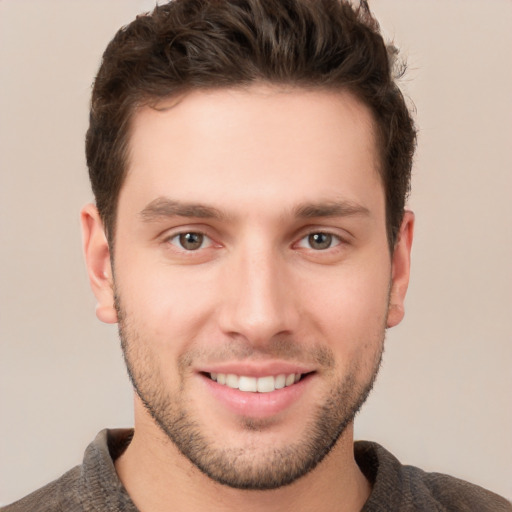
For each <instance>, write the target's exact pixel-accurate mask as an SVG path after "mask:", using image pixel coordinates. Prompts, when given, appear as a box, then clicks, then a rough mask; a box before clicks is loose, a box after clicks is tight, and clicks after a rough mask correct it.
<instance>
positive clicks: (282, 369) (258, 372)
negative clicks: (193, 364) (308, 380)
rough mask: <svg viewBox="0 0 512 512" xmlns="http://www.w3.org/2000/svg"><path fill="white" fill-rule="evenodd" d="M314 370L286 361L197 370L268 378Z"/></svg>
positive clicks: (226, 364)
mask: <svg viewBox="0 0 512 512" xmlns="http://www.w3.org/2000/svg"><path fill="white" fill-rule="evenodd" d="M312 371H314V368H312V367H310V366H307V365H303V364H298V363H291V362H286V361H268V362H265V363H261V362H258V363H256V362H245V363H241V362H226V363H217V364H211V365H205V366H202V367H200V368H197V372H199V373H225V374H233V375H245V376H247V377H266V376H268V375H282V374H285V375H289V374H291V373H300V374H304V373H311V372H312Z"/></svg>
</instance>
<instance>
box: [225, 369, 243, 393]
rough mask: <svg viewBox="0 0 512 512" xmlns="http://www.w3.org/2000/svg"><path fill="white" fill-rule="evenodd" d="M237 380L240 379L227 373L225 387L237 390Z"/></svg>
mask: <svg viewBox="0 0 512 512" xmlns="http://www.w3.org/2000/svg"><path fill="white" fill-rule="evenodd" d="M239 380H240V379H239V378H238V375H233V374H232V373H228V374H227V375H226V386H228V387H230V388H233V389H238V382H239Z"/></svg>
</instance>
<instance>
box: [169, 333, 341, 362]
mask: <svg viewBox="0 0 512 512" xmlns="http://www.w3.org/2000/svg"><path fill="white" fill-rule="evenodd" d="M276 359H278V360H282V361H288V362H295V363H303V364H304V363H305V364H312V365H314V366H316V367H320V368H323V369H325V370H329V369H332V368H334V366H335V358H334V353H333V352H332V350H331V349H330V348H328V347H325V346H321V345H314V344H313V345H305V344H303V343H300V342H297V341H296V340H294V339H292V338H290V337H285V336H279V337H275V338H272V339H270V340H268V342H266V343H265V344H258V345H255V344H252V343H251V342H250V341H246V340H230V341H229V342H227V343H224V344H223V345H221V346H215V347H212V348H191V349H189V350H187V352H186V353H184V354H182V355H181V356H180V357H179V363H178V364H179V367H180V368H182V369H185V368H188V367H190V366H192V364H197V362H198V361H199V362H201V363H222V362H225V361H235V362H242V361H244V362H248V361H258V362H261V361H271V360H276Z"/></svg>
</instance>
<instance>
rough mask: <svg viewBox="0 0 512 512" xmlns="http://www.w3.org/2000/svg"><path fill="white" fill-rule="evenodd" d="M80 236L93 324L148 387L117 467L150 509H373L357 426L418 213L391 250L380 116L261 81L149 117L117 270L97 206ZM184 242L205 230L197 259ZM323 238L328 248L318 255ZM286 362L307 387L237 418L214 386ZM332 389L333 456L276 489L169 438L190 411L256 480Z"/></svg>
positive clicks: (308, 426) (395, 310)
mask: <svg viewBox="0 0 512 512" xmlns="http://www.w3.org/2000/svg"><path fill="white" fill-rule="evenodd" d="M184 203H186V205H187V207H186V208H183V204H184ZM191 204H192V205H194V207H193V208H190V205H191ZM177 205H179V208H178V209H177V208H176V206H177ZM198 205H199V206H200V208H198V207H197V206H198ZM212 214H213V216H212ZM82 225H83V232H84V248H85V255H86V260H87V266H88V271H89V277H90V281H91V286H92V288H93V291H94V293H95V295H96V298H97V301H98V307H97V315H98V317H99V318H100V320H102V321H104V322H109V323H114V322H117V321H118V320H119V321H120V323H121V331H122V337H123V338H124V341H123V343H124V348H125V357H126V359H127V362H128V365H129V367H130V369H131V371H132V377H133V378H134V380H135V383H136V384H137V387H138V388H139V394H135V435H134V438H133V441H132V443H131V444H130V445H129V447H128V448H127V450H126V451H125V453H124V454H123V455H122V456H121V457H120V458H119V459H118V460H117V461H116V470H117V472H118V474H119V477H120V479H121V481H122V482H123V484H124V485H125V487H126V489H127V490H128V492H129V494H130V496H131V497H132V499H133V501H134V502H135V504H136V505H137V506H138V507H139V508H140V510H142V511H144V510H152V511H160V510H161V511H163V510H168V507H169V504H172V510H174V511H181V510H209V511H212V510H213V511H217V510H219V511H220V510H234V509H235V507H240V508H242V507H243V509H244V510H265V511H272V510H281V511H283V510H294V511H297V510H299V511H300V510H318V511H322V510H326V511H327V510H334V509H336V510H347V511H349V510H354V511H355V510H360V509H361V507H362V505H363V504H364V502H365V501H366V499H367V497H368V495H369V492H370V486H369V483H368V482H367V481H366V479H365V478H364V476H363V475H362V473H361V472H360V470H359V468H358V466H357V464H356V463H355V461H354V457H353V421H352V420H353V418H352V416H353V413H354V412H355V409H357V407H358V406H359V405H360V403H359V402H361V401H362V400H364V397H365V393H366V392H367V391H368V390H369V388H370V387H371V383H372V381H373V379H374V377H375V375H376V373H377V370H378V365H379V361H380V355H381V352H382V347H383V342H384V334H385V329H386V328H387V327H392V326H394V325H396V324H398V323H399V322H400V321H401V319H402V317H403V314H404V310H403V303H404V299H405V293H406V290H407V285H408V279H409V265H410V248H411V243H412V232H413V215H412V213H411V212H405V215H404V220H403V223H402V226H401V229H400V233H399V237H398V241H397V243H396V246H395V249H394V251H393V253H392V254H390V251H389V246H388V241H387V235H386V227H385V200H384V190H383V186H382V181H381V178H380V176H379V173H378V156H377V150H376V146H375V138H374V134H373V120H372V116H371V113H370V112H369V110H368V109H367V108H366V107H365V106H364V105H362V104H361V103H359V102H358V101H357V100H356V99H355V98H354V97H352V96H351V95H349V94H348V93H340V92H327V91H319V90H317V91H311V90H309V91H306V90H302V89H293V88H288V89H283V88H276V87H270V86H264V85H254V86H251V87H248V88H245V89H236V90H235V89H221V90H215V91H208V92H206V91H199V92H193V93H189V94H187V95H185V96H183V97H181V98H178V99H176V98H175V99H173V100H169V101H167V102H162V103H161V104H159V105H157V106H156V108H149V107H145V108H142V109H140V110H139V111H138V112H137V113H136V114H135V116H134V119H133V130H132V136H131V141H130V159H129V168H128V175H127V178H126V181H125V183H124V184H123V187H122V189H121V193H120V197H119V205H118V216H117V227H116V234H115V240H116V252H115V255H114V256H115V257H114V261H115V264H114V265H115V267H114V268H111V264H110V253H109V247H108V244H107V241H106V237H105V234H104V231H103V227H102V223H101V221H100V219H99V216H98V213H97V211H96V209H95V207H94V206H93V205H88V206H86V207H85V208H84V209H83V211H82ZM185 233H202V234H204V235H206V236H205V237H204V239H203V243H202V245H201V246H200V247H199V248H198V249H196V250H187V249H185V248H184V247H183V246H182V245H180V240H181V242H183V237H182V238H180V236H179V235H180V234H185ZM313 234H324V235H322V236H324V238H323V240H325V234H327V235H329V236H331V243H330V244H327V247H324V246H318V245H314V243H313V244H312V242H314V239H312V238H311V235H313ZM114 294H116V296H117V308H116V307H115V304H114V303H115V297H114ZM119 314H121V315H122V317H121V318H118V316H119ZM283 365H284V366H286V365H291V366H293V365H295V366H294V367H300V368H301V372H305V373H306V372H307V373H308V378H307V379H305V380H304V381H302V382H301V383H299V385H296V386H297V387H296V388H294V389H297V392H296V394H294V395H292V398H290V400H288V401H286V403H285V404H284V405H282V404H281V405H280V406H279V407H277V408H275V409H272V407H270V406H265V405H264V406H263V407H260V406H259V405H258V404H257V403H256V402H255V401H254V400H253V401H252V402H251V400H252V398H251V399H250V400H249V402H248V403H249V405H248V406H245V408H243V410H242V411H240V410H238V409H236V407H235V408H233V407H232V401H233V400H232V395H230V394H229V393H227V394H226V392H225V389H226V388H225V387H223V386H220V385H216V384H213V385H212V381H210V380H209V379H208V378H207V377H206V376H205V375H204V372H207V371H213V370H215V371H216V370H219V368H220V371H223V369H226V368H227V369H229V370H232V369H233V368H235V370H240V373H243V374H246V373H248V372H252V373H255V374H258V375H261V374H262V375H265V374H266V373H269V372H271V373H272V370H273V369H275V368H282V367H283ZM265 372H266V373H265ZM214 388H215V390H216V391H215V390H214V392H213V391H212V389H214ZM335 391H336V393H335ZM139 395H141V396H142V398H143V400H145V401H146V402H147V403H146V405H149V409H148V407H145V406H144V404H143V400H141V397H140V396H139ZM246 395H247V394H246ZM333 396H334V400H337V402H336V403H335V407H331V410H330V411H329V415H328V416H327V417H326V418H327V419H326V418H324V419H323V420H322V424H324V423H326V422H327V420H329V421H332V422H333V424H336V422H337V424H338V426H339V427H340V428H338V431H335V430H336V429H335V428H334V427H333V428H332V429H330V433H331V434H332V435H333V440H332V441H333V442H334V443H335V444H334V446H333V447H332V450H331V452H330V454H329V456H327V457H325V458H323V459H322V460H321V461H320V462H319V464H318V465H317V466H316V467H315V468H314V469H312V470H311V471H309V472H308V473H307V474H305V476H302V477H301V478H298V479H296V480H294V481H293V483H291V484H290V485H285V486H281V487H278V488H275V489H272V490H242V489H237V488H234V487H233V486H231V487H230V486H227V485H222V484H220V483H218V482H217V481H215V480H214V479H212V478H211V477H209V476H207V475H205V474H204V473H203V472H202V471H200V470H199V469H198V467H197V465H196V464H193V463H192V462H190V460H189V458H187V457H186V456H184V455H183V454H182V453H181V451H180V450H179V449H178V447H177V445H176V444H175V443H174V442H172V441H171V440H170V439H169V436H168V435H166V433H164V429H165V428H164V429H162V428H161V426H164V427H165V425H166V424H168V426H169V428H172V426H173V425H174V424H175V423H176V422H175V421H174V419H175V418H176V415H177V414H182V415H183V414H185V415H186V417H187V418H188V419H189V420H190V422H191V423H193V424H194V425H195V428H196V430H197V432H198V434H200V435H201V437H202V439H203V440H204V441H205V443H206V445H207V446H208V447H209V448H211V449H212V450H213V452H215V453H216V454H218V455H219V457H224V458H226V459H227V460H228V461H229V464H228V465H227V466H226V467H229V466H233V464H235V467H236V468H237V469H236V474H241V475H242V476H243V475H245V476H246V477H247V479H250V478H252V476H254V474H255V472H257V471H259V470H263V471H266V468H267V467H268V466H269V460H273V459H272V457H274V455H275V454H276V453H283V454H285V453H287V452H286V450H287V447H290V446H292V447H293V452H294V453H295V452H297V453H300V450H301V449H302V448H303V447H304V445H305V443H307V440H308V439H309V438H310V437H311V435H312V425H314V423H315V421H317V417H318V415H319V408H320V406H322V405H325V404H327V403H329V400H330V399H333ZM253 397H254V395H253ZM151 407H153V415H152V414H151V413H150V410H151ZM343 409H345V410H343ZM155 410H157V411H160V412H159V414H160V416H158V414H157V415H155ZM340 410H343V411H342V412H339V411H340ZM342 413H343V414H345V415H346V416H347V417H346V418H341V417H340V415H342ZM155 416H157V420H159V421H160V423H161V425H159V424H158V421H156V420H155ZM343 419H345V420H347V421H348V424H347V425H341V423H342V421H343ZM341 427H344V428H343V429H342V431H341V432H339V430H341ZM337 436H339V437H337ZM182 451H183V450H182ZM303 451H304V450H303ZM233 452H236V453H238V454H241V455H240V457H239V459H236V460H235V458H234V457H233V456H232V454H233ZM289 455H290V454H289V453H288V454H287V456H289ZM279 460H280V459H279V458H276V464H277V466H279ZM236 464H238V465H236ZM215 467H216V466H215V465H213V470H212V471H215ZM203 470H204V468H203ZM210 476H211V475H210Z"/></svg>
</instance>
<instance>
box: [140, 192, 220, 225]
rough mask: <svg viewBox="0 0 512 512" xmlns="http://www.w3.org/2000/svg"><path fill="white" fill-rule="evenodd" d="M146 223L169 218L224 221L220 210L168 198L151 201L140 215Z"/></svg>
mask: <svg viewBox="0 0 512 512" xmlns="http://www.w3.org/2000/svg"><path fill="white" fill-rule="evenodd" d="M139 215H140V216H141V217H142V219H143V220H144V221H145V222H154V221H157V220H160V219H164V218H168V217H197V218H200V219H219V220H220V219H224V218H225V217H226V215H225V214H223V213H222V212H221V211H220V210H218V209H217V208H213V207H211V206H207V205H204V204H196V203H184V202H181V201H175V200H173V199H169V198H167V197H159V198H157V199H155V200H154V201H151V202H150V203H149V204H148V205H147V206H146V207H145V208H144V209H143V210H142V211H141V212H140V214H139Z"/></svg>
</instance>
